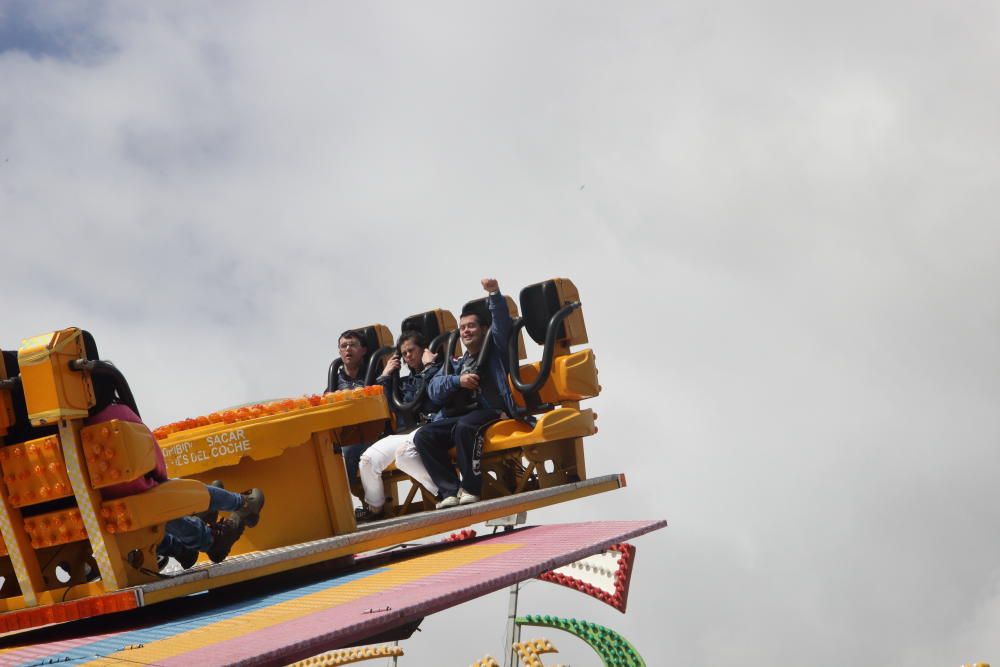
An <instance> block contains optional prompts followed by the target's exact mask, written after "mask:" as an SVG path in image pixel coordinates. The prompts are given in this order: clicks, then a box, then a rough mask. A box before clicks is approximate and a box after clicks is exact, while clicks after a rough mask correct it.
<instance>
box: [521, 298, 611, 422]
mask: <svg viewBox="0 0 1000 667" xmlns="http://www.w3.org/2000/svg"><path fill="white" fill-rule="evenodd" d="M579 300H580V294H579V292H578V291H577V289H576V286H575V285H574V284H573V281H571V280H569V279H567V278H552V279H550V280H545V281H542V282H540V283H535V284H534V285H528V286H527V287H525V288H524V289H522V290H521V294H520V302H521V312H522V320H523V328H524V329H525V330H526V331H527V332H528V335H529V336H531V338H532V340H534V341H535V342H536V343H538V344H539V345H542V346H543V347H544V346H545V344H546V339H547V338H548V337H549V336H550V333H549V327H550V323H552V322H553V317H554V316H555V315H556V314H557V313H559V312H560V311H561V310H563V309H564V308H566V307H567V306H571V305H572V304H578V303H579ZM552 338H553V340H552V343H551V351H550V352H543V361H544V354H550V355H551V356H552V359H551V365H550V372H549V376H548V377H547V378H546V380H545V381H544V383H543V384H542V385H541V387H539V388H538V389H537V390H536V391H537V396H536V397H535V398H536V399H537V400H536V402H537V403H542V404H546V405H559V404H562V403H565V402H576V401H580V400H583V399H585V398H591V397H593V396H597V395H598V394H599V393H600V391H601V386H600V384H598V382H597V363H596V359H595V356H594V352H593V350H590V349H584V350H580V351H577V352H571V351H570V348H571V347H572V346H574V345H582V344H584V343H586V342H588V339H587V328H586V324H585V322H584V319H583V311H582V309H581V308H579V307H577V308H575V309H573V310H572V311H571V312H570V313H569V314H568V315H566V316H565V317H564V318H563V319H562V320H561V321H558V322H556V323H555V324H554V332H553V334H552ZM543 361H539V362H535V363H533V364H527V365H524V366H520V367H519V372H518V375H519V376H520V382H521V384H522V385H532V384H534V383H535V380H536V378H538V375H539V373H540V372H541V369H542V366H543V365H544V364H543ZM510 384H511V390H512V392H513V395H514V401H515V402H516V403H517V404H518V405H521V406H524V405H525V404H526V402H525V399H524V396H523V394H522V393H521V392H520V391H518V389H517V386H516V383H515V382H514V379H513V378H511V382H510Z"/></svg>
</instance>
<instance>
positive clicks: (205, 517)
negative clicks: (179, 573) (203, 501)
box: [185, 480, 226, 569]
mask: <svg viewBox="0 0 1000 667" xmlns="http://www.w3.org/2000/svg"><path fill="white" fill-rule="evenodd" d="M209 486H214V487H216V488H219V489H224V488H226V487H224V486H222V482H221V481H219V480H215V481H214V482H212V483H211V484H209ZM195 516H196V517H198V518H199V519H201V520H202V521H204V522H205V523H215V522H216V521H218V520H219V513H218V512H217V511H215V510H205V511H204V512H198V513H197V514H195ZM196 556H197V555H196ZM185 569H187V568H185Z"/></svg>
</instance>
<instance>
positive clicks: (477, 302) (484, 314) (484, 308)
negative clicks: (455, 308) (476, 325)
mask: <svg viewBox="0 0 1000 667" xmlns="http://www.w3.org/2000/svg"><path fill="white" fill-rule="evenodd" d="M488 301H489V297H483V298H482V299H474V300H473V301H469V302H467V303H466V304H465V305H464V306H462V314H461V316H460V317H459V319H461V318H462V317H465V316H466V315H472V314H476V315H478V316H479V321H480V322H481V323H482V324H483V326H489V325H490V323H491V322H492V321H493V315H492V314H491V313H490V305H489V303H488Z"/></svg>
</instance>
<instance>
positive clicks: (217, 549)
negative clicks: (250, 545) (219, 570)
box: [205, 514, 243, 563]
mask: <svg viewBox="0 0 1000 667" xmlns="http://www.w3.org/2000/svg"><path fill="white" fill-rule="evenodd" d="M242 535H243V521H241V520H240V517H238V516H236V515H235V514H233V515H231V516H228V517H226V518H225V519H223V520H222V521H220V522H218V523H213V524H212V546H210V547H209V548H208V550H207V551H206V552H205V553H207V554H208V558H209V560H211V561H212V562H213V563H221V562H222V561H224V560H226V557H227V556H228V555H229V552H230V551H231V550H232V548H233V545H234V544H236V540H238V539H240V537H241V536H242Z"/></svg>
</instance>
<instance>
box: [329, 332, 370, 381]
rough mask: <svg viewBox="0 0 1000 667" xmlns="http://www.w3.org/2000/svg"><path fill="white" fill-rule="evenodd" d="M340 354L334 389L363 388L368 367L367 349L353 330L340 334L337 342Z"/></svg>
mask: <svg viewBox="0 0 1000 667" xmlns="http://www.w3.org/2000/svg"><path fill="white" fill-rule="evenodd" d="M337 350H338V352H339V353H340V362H341V363H340V368H338V369H337V385H336V386H335V387H334V389H337V390H339V389H357V388H358V387H364V386H365V371H366V370H367V366H368V363H367V362H368V348H367V347H366V346H365V341H364V338H362V337H361V334H360V333H358V332H357V331H354V330H353V329H348V330H347V331H345V332H344V333H342V334H340V338H339V339H338V340H337Z"/></svg>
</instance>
